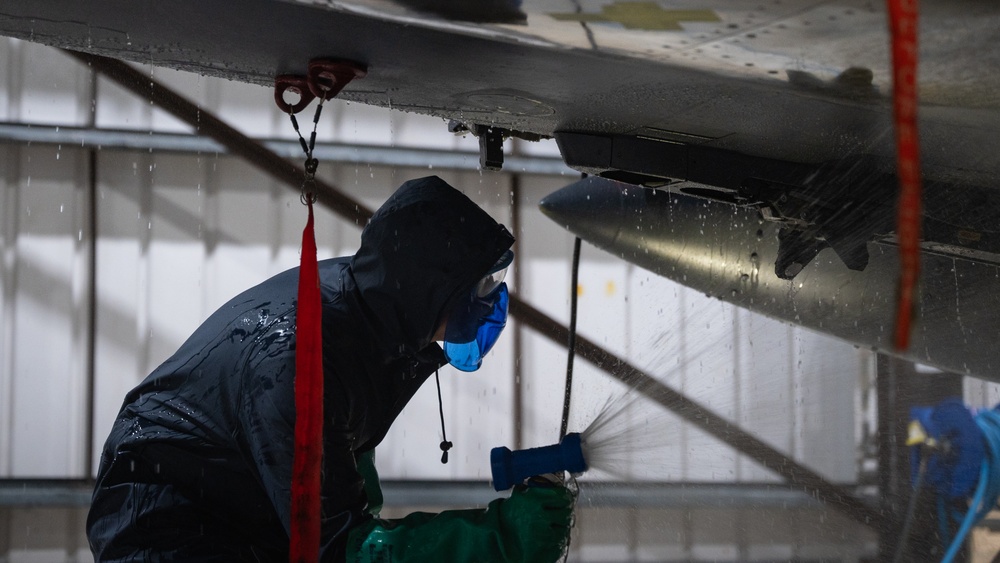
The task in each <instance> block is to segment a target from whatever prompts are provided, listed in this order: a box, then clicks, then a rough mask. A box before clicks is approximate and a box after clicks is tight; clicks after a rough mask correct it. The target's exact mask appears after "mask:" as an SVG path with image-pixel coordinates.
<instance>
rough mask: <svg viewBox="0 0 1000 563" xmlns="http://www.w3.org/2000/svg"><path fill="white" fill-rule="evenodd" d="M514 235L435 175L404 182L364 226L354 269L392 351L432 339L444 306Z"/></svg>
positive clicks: (405, 351) (366, 307)
mask: <svg viewBox="0 0 1000 563" xmlns="http://www.w3.org/2000/svg"><path fill="white" fill-rule="evenodd" d="M513 243H514V237H513V236H511V234H510V233H509V232H508V231H507V229H506V228H505V227H504V226H503V225H500V224H499V223H497V222H496V221H495V220H493V218H492V217H490V216H489V214H487V213H486V212H485V211H483V210H482V209H481V208H480V207H479V206H478V205H476V204H475V203H473V202H472V200H470V199H469V198H468V197H467V196H466V195H465V194H463V193H461V192H459V191H458V190H456V189H455V188H453V187H451V186H450V185H448V183H447V182H445V181H444V180H442V179H440V178H438V177H437V176H428V177H426V178H419V179H416V180H410V181H409V182H406V183H405V184H403V185H402V186H400V188H399V189H398V190H396V192H395V193H394V194H393V195H392V196H391V197H390V198H389V199H388V200H387V201H386V202H385V203H384V204H383V205H382V206H381V207H380V208H379V209H378V211H376V212H375V215H374V216H372V219H371V221H370V222H369V223H368V225H367V226H366V227H365V228H364V230H363V231H362V233H361V247H360V248H359V249H358V252H357V253H356V254H355V255H354V257H353V258H352V260H351V273H352V275H353V277H354V281H355V284H356V286H357V288H358V292H359V299H360V305H361V307H362V309H363V314H364V315H365V316H366V317H367V318H368V322H369V323H370V324H371V325H372V326H373V327H374V328H375V330H376V332H377V333H378V334H379V335H380V336H384V339H383V342H382V343H381V344H382V346H383V347H385V348H386V350H387V352H389V353H390V354H391V355H393V356H396V355H412V354H415V353H417V352H418V351H420V350H422V349H423V348H425V347H426V346H427V345H428V344H430V343H431V338H432V337H433V335H434V332H435V330H436V329H437V327H438V324H439V323H440V321H441V320H443V319H444V318H445V315H446V312H448V311H450V309H451V306H452V305H453V304H454V303H456V301H457V299H458V297H459V296H460V295H463V294H464V293H465V292H467V291H469V290H471V288H472V286H473V284H474V283H475V282H477V281H478V280H479V279H480V278H481V277H482V276H484V275H485V274H486V273H487V272H488V271H489V269H490V267H491V266H492V265H493V264H494V263H495V262H496V261H497V260H498V259H499V258H500V256H501V255H502V254H503V253H504V251H506V250H507V249H508V248H510V247H511V245H513Z"/></svg>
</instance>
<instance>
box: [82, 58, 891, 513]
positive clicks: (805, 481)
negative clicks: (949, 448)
mask: <svg viewBox="0 0 1000 563" xmlns="http://www.w3.org/2000/svg"><path fill="white" fill-rule="evenodd" d="M66 53H67V54H69V55H70V56H72V57H75V58H76V59H78V60H80V61H81V62H83V63H85V64H87V65H88V66H90V67H91V68H93V69H94V70H95V71H97V72H99V73H101V74H103V75H104V76H106V77H108V78H109V79H111V80H114V81H115V82H117V83H118V84H120V85H121V86H123V87H125V88H126V89H128V90H131V91H132V92H133V93H135V94H136V95H138V96H142V97H143V98H144V99H148V100H150V101H151V102H152V103H154V104H156V105H157V106H159V107H161V108H162V109H164V110H166V111H168V112H170V113H171V114H172V115H173V116H174V117H176V118H178V119H180V120H181V121H184V122H185V123H187V124H189V125H191V126H192V127H194V128H195V130H196V131H198V132H199V133H201V134H203V135H206V136H208V137H211V138H212V139H215V140H216V141H217V142H218V143H220V144H222V145H223V146H225V147H226V148H227V149H228V150H229V151H230V152H231V153H232V154H234V155H237V156H240V157H242V158H244V159H246V160H247V161H248V162H249V163H251V164H253V165H255V166H257V167H258V168H260V169H261V170H263V171H264V172H266V173H268V174H270V175H271V176H273V177H274V178H275V179H277V180H280V181H282V182H284V183H286V184H288V185H289V186H290V187H291V188H293V189H296V190H297V189H299V188H300V186H301V185H302V181H303V179H304V178H305V171H304V170H303V169H302V168H301V167H299V166H296V165H294V164H292V163H290V162H289V161H287V160H286V159H284V158H282V157H281V156H279V155H278V154H277V153H275V152H273V151H271V150H269V149H267V148H266V147H264V146H263V145H261V144H260V143H257V142H255V141H254V140H252V139H250V138H249V137H247V136H246V135H243V134H242V133H240V132H239V131H237V130H236V129H234V128H232V127H230V126H229V125H228V124H226V123H225V122H223V121H222V120H221V119H219V118H217V117H215V116H213V115H212V114H210V113H208V112H205V111H204V110H202V109H200V108H199V107H198V106H196V105H194V104H192V103H191V102H190V101H188V100H187V99H185V98H184V97H182V96H181V95H179V94H177V93H176V92H173V91H172V90H170V89H169V88H167V87H166V86H163V85H162V84H159V83H158V82H156V81H154V80H152V79H151V78H150V77H149V76H148V75H145V74H143V73H141V72H139V71H137V70H135V69H134V68H132V67H131V66H129V65H127V64H125V63H123V62H121V61H118V60H115V59H110V58H107V57H101V56H97V55H90V54H85V53H78V52H74V51H66ZM316 189H317V191H318V192H319V196H320V197H319V203H320V204H322V205H324V206H325V207H327V208H328V209H330V210H331V211H333V212H334V213H336V214H338V215H340V216H341V217H343V218H344V219H346V220H347V221H350V222H353V223H354V224H355V225H358V226H364V225H365V224H366V223H367V222H368V220H369V219H370V218H371V216H372V213H373V212H372V210H370V209H368V208H367V207H365V206H364V205H362V204H361V203H360V202H358V201H356V200H354V199H353V198H351V197H350V196H348V195H346V194H344V193H343V192H342V191H340V190H339V189H338V188H336V187H335V186H333V185H330V184H327V183H325V182H323V181H321V180H320V179H319V178H317V179H316ZM510 312H511V314H512V315H514V316H515V317H516V318H517V319H518V320H519V321H521V322H523V323H524V324H525V325H526V326H529V327H531V328H533V329H534V330H536V331H538V333H539V334H541V335H543V336H545V337H547V338H549V339H551V340H552V341H553V342H555V343H557V344H559V345H561V346H566V345H567V341H568V338H569V329H568V328H566V327H565V326H563V325H562V324H560V323H559V322H557V321H556V320H554V319H552V318H551V317H549V316H547V315H545V314H544V313H542V312H541V311H539V310H538V309H536V308H534V307H532V306H531V305H529V304H527V303H525V302H524V301H522V300H521V299H520V298H518V297H517V296H516V295H514V294H511V296H510ZM576 352H577V353H578V354H579V355H580V356H581V357H583V358H584V359H586V360H588V361H590V362H591V363H593V364H594V365H595V366H597V367H598V368H600V369H603V370H604V371H606V372H608V373H609V374H610V375H611V376H612V377H614V378H616V379H618V380H620V381H622V382H623V383H625V384H626V385H629V386H632V387H634V388H636V389H637V390H638V391H639V392H641V393H644V394H645V395H646V396H648V397H649V398H650V399H652V400H654V401H656V402H658V403H659V404H660V405H662V406H663V407H664V408H666V409H668V410H670V411H672V412H674V413H675V414H676V415H678V416H680V417H681V418H683V419H684V420H686V421H687V422H689V423H691V424H693V425H695V426H696V427H698V428H700V429H702V430H704V431H705V432H708V433H709V434H711V435H712V436H715V437H716V438H718V439H719V440H721V441H722V442H724V443H726V444H727V445H729V446H730V447H732V448H733V449H735V450H737V451H739V452H740V453H742V454H744V455H746V456H748V457H750V458H752V459H754V460H756V461H757V462H758V463H760V464H761V465H763V466H764V467H767V468H768V469H770V470H772V471H774V472H775V473H777V474H779V475H781V476H782V477H783V478H785V479H786V480H787V481H788V482H789V484H791V485H792V486H793V487H795V488H798V489H801V490H803V491H805V492H807V493H810V494H812V495H814V496H815V497H816V498H818V499H820V500H822V501H824V502H826V503H828V504H829V505H831V506H832V507H833V508H836V509H838V510H840V511H842V512H844V513H846V514H847V515H848V516H851V517H852V518H854V519H855V520H857V521H858V522H860V523H862V524H865V525H868V526H871V527H873V528H876V529H877V528H878V527H879V526H881V525H882V523H883V520H884V518H883V516H882V514H881V513H880V512H878V511H877V510H876V509H874V508H872V507H870V506H868V505H867V504H865V503H864V502H863V501H861V500H859V499H858V498H856V497H854V496H853V495H851V494H850V493H849V492H848V491H846V490H844V489H843V488H841V487H838V486H837V485H834V484H832V483H830V482H828V481H827V480H825V479H824V478H823V477H822V476H820V475H819V474H817V473H815V472H814V471H812V470H811V469H809V468H807V467H805V466H804V465H802V464H800V463H798V462H796V461H794V460H792V459H790V458H789V457H787V456H786V455H784V454H783V453H781V452H780V451H778V450H776V449H774V448H772V447H771V446H769V445H768V444H766V443H765V442H763V441H761V440H760V439H758V438H756V437H754V436H753V435H752V434H750V433H748V432H746V431H744V430H742V429H740V428H739V427H738V426H736V425H734V424H732V423H730V422H729V421H727V420H726V419H724V418H722V417H720V416H719V415H717V414H715V413H714V412H712V411H711V410H709V409H707V408H705V407H704V406H702V405H700V404H698V403H696V402H694V401H692V400H691V399H689V398H687V397H686V396H684V395H683V394H682V393H680V392H678V391H675V390H674V389H671V388H670V387H667V386H666V385H663V384H662V383H660V382H659V381H658V380H656V378H654V377H653V376H651V375H649V374H647V373H645V372H643V371H642V370H640V369H639V368H637V367H635V366H633V365H632V364H630V363H629V362H628V361H626V360H624V359H622V358H620V357H618V356H615V355H614V354H612V353H611V352H609V351H607V350H605V349H603V348H601V347H600V346H598V345H597V344H595V343H593V342H592V341H590V340H588V339H586V338H583V337H580V336H577V338H576Z"/></svg>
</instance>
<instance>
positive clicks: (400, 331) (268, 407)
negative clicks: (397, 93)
mask: <svg viewBox="0 0 1000 563" xmlns="http://www.w3.org/2000/svg"><path fill="white" fill-rule="evenodd" d="M512 244H513V237H512V236H511V235H510V233H508V232H507V230H506V229H505V228H504V227H503V226H502V225H499V224H497V223H496V221H494V220H493V219H492V218H490V216H489V215H487V214H486V213H485V212H484V211H483V210H482V209H480V208H479V207H478V206H476V205H475V204H474V203H473V202H472V201H471V200H469V199H468V198H467V197H466V196H465V195H463V194H461V193H460V192H458V191H457V190H455V189H454V188H452V187H450V186H449V185H448V184H446V183H445V182H444V181H443V180H441V179H439V178H437V177H428V178H422V179H418V180H413V181H410V182H407V183H406V184H404V185H403V186H402V187H400V188H399V190H397V191H396V193H395V194H394V195H393V196H392V197H390V198H389V200H388V201H386V203H385V204H384V205H383V206H382V207H381V208H380V209H379V210H378V211H377V212H376V214H375V216H374V217H373V218H372V220H371V222H370V223H369V224H368V225H367V226H366V227H365V229H364V231H363V232H362V236H361V247H360V249H359V250H358V252H357V254H355V255H354V256H353V257H347V258H337V259H332V260H325V261H322V262H320V266H319V274H320V280H321V289H322V300H323V370H324V377H325V392H324V412H325V425H324V456H323V495H322V509H323V522H322V548H321V549H322V559H323V560H324V561H342V560H343V559H344V544H345V541H346V536H347V532H348V530H350V529H351V528H353V527H355V526H358V525H360V524H362V523H364V521H365V519H367V518H368V517H367V516H366V515H365V512H364V510H365V506H366V497H365V494H364V490H363V479H362V477H361V476H360V475H359V473H358V471H357V462H356V460H357V456H359V454H361V453H363V452H367V451H369V450H372V449H373V448H374V447H375V446H376V445H378V443H379V442H380V441H381V440H382V439H383V437H384V436H385V434H386V432H387V431H388V430H389V426H390V425H391V424H392V422H393V420H395V418H396V416H397V415H398V414H399V413H400V411H401V410H402V409H403V407H404V406H405V405H406V403H407V402H408V401H409V400H410V398H411V397H412V396H413V394H414V393H415V392H416V390H417V388H419V387H420V385H421V384H422V383H423V382H424V381H425V379H426V378H427V377H428V376H429V375H430V374H431V373H433V372H434V370H435V369H437V368H438V367H440V366H442V365H443V364H444V363H446V358H445V356H444V353H443V352H442V350H441V348H440V347H439V346H438V345H437V344H436V343H434V342H433V341H432V336H433V334H434V332H435V329H436V328H437V327H438V325H439V323H440V322H441V321H442V320H443V319H445V318H446V312H447V311H450V310H451V306H452V305H453V304H454V303H456V301H457V299H458V298H459V297H460V296H461V295H464V294H465V293H466V292H468V291H469V290H470V289H471V287H472V285H473V284H474V283H475V282H476V281H478V279H479V278H481V277H482V276H483V275H484V274H485V273H486V272H487V271H488V270H489V268H490V267H491V266H492V265H493V263H494V262H495V261H496V260H497V259H498V258H499V257H500V256H501V254H503V252H504V251H505V250H507V249H508V248H509V247H510V246H511V245H512ZM297 282H298V270H297V269H293V270H289V271H287V272H284V273H281V274H278V275H277V276H274V277H273V278H271V279H269V280H267V281H265V282H263V283H262V284H260V285H258V286H256V287H253V288H251V289H249V290H247V291H245V292H244V293H242V294H240V295H239V296H237V297H235V298H234V299H232V300H231V301H229V302H228V303H226V304H225V305H223V306H222V307H221V308H220V309H219V310H218V311H216V312H215V313H214V314H213V315H212V316H211V317H209V318H208V320H206V321H205V323H204V324H202V325H201V326H200V327H199V328H198V329H197V330H196V331H195V332H194V334H193V335H191V337H190V338H189V339H188V340H187V341H186V342H185V343H184V344H183V345H182V346H181V348H180V349H179V350H178V351H177V352H176V353H175V354H174V355H173V356H172V357H170V358H169V359H168V360H167V361H165V362H164V363H163V364H162V365H161V366H160V367H158V368H157V369H156V370H155V371H153V373H151V374H150V375H149V376H148V377H147V378H146V379H145V380H144V381H143V382H142V383H140V384H139V386H138V387H136V388H135V389H134V390H132V391H131V392H130V393H129V394H128V395H127V396H126V397H125V401H124V404H123V406H122V409H121V411H120V413H119V414H118V417H117V419H116V420H115V422H114V427H113V429H112V431H111V434H110V436H109V437H108V440H107V443H106V444H105V446H104V451H103V455H102V458H101V465H100V470H99V473H98V478H97V486H96V490H95V492H94V497H93V504H92V506H91V509H90V514H89V516H88V519H87V533H88V537H89V539H90V545H91V549H92V550H93V552H94V554H95V557H96V559H97V561H283V560H287V557H288V541H289V540H288V537H289V511H290V502H291V501H290V488H291V485H290V484H291V467H292V455H293V434H294V428H295V402H294V389H293V381H294V376H295V311H296V308H295V307H296V295H297Z"/></svg>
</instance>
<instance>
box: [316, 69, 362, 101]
mask: <svg viewBox="0 0 1000 563" xmlns="http://www.w3.org/2000/svg"><path fill="white" fill-rule="evenodd" d="M367 74H368V71H367V70H366V69H365V67H363V66H361V65H360V64H358V63H353V62H350V61H340V60H336V59H313V60H311V61H309V73H308V76H309V89H310V90H312V93H313V95H314V96H316V97H317V98H322V99H323V100H329V99H330V98H333V97H334V96H336V95H337V94H339V93H340V91H341V90H343V89H344V86H347V84H348V83H349V82H350V81H351V80H354V79H355V78H364V77H365V75H367Z"/></svg>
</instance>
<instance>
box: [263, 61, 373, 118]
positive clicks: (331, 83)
mask: <svg viewBox="0 0 1000 563" xmlns="http://www.w3.org/2000/svg"><path fill="white" fill-rule="evenodd" d="M366 74H368V72H367V70H366V69H365V67H364V66H362V65H360V64H358V63H354V62H351V61H340V60H336V59H313V60H311V61H309V70H308V74H307V75H306V76H301V75H297V74H282V75H279V76H278V77H277V78H275V79H274V103H276V104H277V105H278V108H279V109H281V111H283V112H285V113H293V114H294V113H298V112H300V111H302V110H303V109H305V107H306V106H308V105H309V103H310V102H312V101H313V99H315V98H322V99H323V100H324V101H325V100H329V99H331V98H333V97H334V96H336V95H337V94H339V93H340V91H341V90H343V89H344V86H347V84H348V83H349V82H350V81H351V80H354V79H355V78H363V77H364V76H365V75H366ZM285 92H292V93H293V94H298V95H299V101H298V102H297V103H295V104H289V103H288V102H286V101H285Z"/></svg>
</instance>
